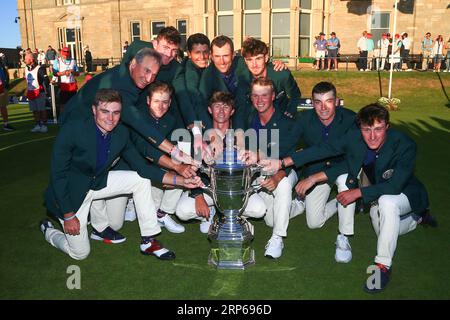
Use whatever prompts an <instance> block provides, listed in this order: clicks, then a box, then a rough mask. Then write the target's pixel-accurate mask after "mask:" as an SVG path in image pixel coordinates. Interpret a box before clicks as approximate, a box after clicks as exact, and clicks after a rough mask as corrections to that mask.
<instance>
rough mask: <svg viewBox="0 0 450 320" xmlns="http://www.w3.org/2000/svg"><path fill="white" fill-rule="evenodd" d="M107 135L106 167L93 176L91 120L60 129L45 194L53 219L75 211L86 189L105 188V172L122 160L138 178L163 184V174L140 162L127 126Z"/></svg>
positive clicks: (93, 134) (92, 124)
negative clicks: (108, 146)
mask: <svg viewBox="0 0 450 320" xmlns="http://www.w3.org/2000/svg"><path fill="white" fill-rule="evenodd" d="M110 134H111V146H110V150H109V154H108V159H107V162H106V165H105V167H104V168H103V169H102V170H101V172H100V173H96V157H97V153H96V148H97V146H96V124H95V122H94V120H93V118H92V117H91V118H90V119H84V120H78V121H71V122H68V123H66V124H65V125H64V126H63V127H62V128H61V129H60V131H59V133H58V136H57V137H56V140H55V144H54V145H53V152H52V159H51V173H50V183H49V186H48V188H47V190H46V191H45V195H44V197H45V204H46V207H47V209H48V210H49V211H50V212H51V213H52V214H54V215H55V216H56V217H60V218H62V217H63V215H64V214H65V213H69V212H77V211H78V209H79V208H80V206H81V204H82V203H83V201H84V198H85V196H86V194H87V193H88V191H89V190H100V189H102V188H104V187H105V186H106V183H107V178H108V172H109V171H110V169H111V168H112V167H113V166H114V165H115V164H116V163H117V162H118V161H119V159H120V158H121V157H123V158H124V159H125V160H126V161H127V163H129V164H130V166H131V168H132V169H133V170H135V171H137V172H138V174H139V175H140V176H142V177H144V178H148V179H152V180H155V181H157V182H161V181H162V178H163V176H164V174H165V171H163V170H162V169H160V168H159V167H157V166H154V165H149V163H148V162H146V161H145V159H143V157H142V156H141V155H140V154H139V152H138V151H137V150H136V148H135V147H134V145H133V143H131V141H130V134H129V129H128V128H127V127H126V126H124V125H122V124H120V123H119V124H118V125H117V127H116V128H115V129H114V130H113V131H112V132H111V133H110Z"/></svg>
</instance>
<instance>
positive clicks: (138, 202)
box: [45, 171, 161, 260]
mask: <svg viewBox="0 0 450 320" xmlns="http://www.w3.org/2000/svg"><path fill="white" fill-rule="evenodd" d="M124 194H132V195H133V198H134V201H135V206H136V214H137V217H138V221H139V228H140V231H141V235H142V236H152V235H155V234H158V233H160V232H161V228H160V227H159V225H158V221H157V219H156V208H155V205H154V204H153V201H152V198H151V182H150V180H148V179H144V178H141V177H140V176H139V175H138V174H137V173H136V172H134V171H110V172H109V173H108V182H107V185H106V187H105V188H103V189H101V190H89V192H88V193H87V195H86V197H85V198H84V201H83V203H82V204H81V206H80V208H79V209H78V211H77V212H76V216H77V219H78V220H79V221H80V234H78V235H76V236H71V235H68V234H65V233H63V232H61V231H59V230H57V229H48V230H47V232H46V233H45V239H46V240H47V241H48V242H49V243H50V244H51V245H52V246H54V247H56V248H58V249H60V250H62V251H63V252H65V253H66V254H68V255H69V256H70V257H72V258H73V259H76V260H82V259H85V258H87V256H88V255H89V253H90V243H89V235H88V230H87V221H88V215H89V211H90V209H91V204H92V203H93V202H95V201H96V200H101V199H102V200H104V199H109V198H117V197H118V196H120V195H124ZM122 198H123V197H122ZM119 213H120V216H119ZM123 214H124V208H123V209H122V210H112V211H109V212H108V211H107V210H97V211H94V212H91V221H92V224H93V225H94V223H95V224H96V225H97V226H99V225H102V224H103V225H105V221H110V220H111V221H117V225H119V224H120V222H119V221H122V222H121V223H123ZM60 222H61V225H62V226H63V227H64V221H63V220H61V219H60ZM98 231H103V229H99V230H98Z"/></svg>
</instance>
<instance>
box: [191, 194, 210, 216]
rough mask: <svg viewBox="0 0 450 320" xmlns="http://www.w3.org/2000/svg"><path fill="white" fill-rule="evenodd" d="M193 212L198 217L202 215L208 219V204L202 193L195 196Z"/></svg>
mask: <svg viewBox="0 0 450 320" xmlns="http://www.w3.org/2000/svg"><path fill="white" fill-rule="evenodd" d="M195 212H196V213H197V215H198V216H199V217H203V218H206V219H209V214H210V211H209V206H208V204H207V203H206V200H205V197H204V196H203V194H199V195H198V196H196V197H195Z"/></svg>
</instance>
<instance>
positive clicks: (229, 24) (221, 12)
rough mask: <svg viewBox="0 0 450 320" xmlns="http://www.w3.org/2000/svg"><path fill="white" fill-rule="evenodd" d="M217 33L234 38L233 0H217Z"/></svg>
mask: <svg viewBox="0 0 450 320" xmlns="http://www.w3.org/2000/svg"><path fill="white" fill-rule="evenodd" d="M216 7H217V35H224V36H227V37H229V38H231V39H233V1H230V0H217V2H216Z"/></svg>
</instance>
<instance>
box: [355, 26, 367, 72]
mask: <svg viewBox="0 0 450 320" xmlns="http://www.w3.org/2000/svg"><path fill="white" fill-rule="evenodd" d="M366 35H367V31H363V33H362V37H361V38H359V40H358V43H357V45H356V46H357V47H358V51H359V60H358V69H359V71H364V70H366V69H367V41H366V40H367V38H366Z"/></svg>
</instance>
